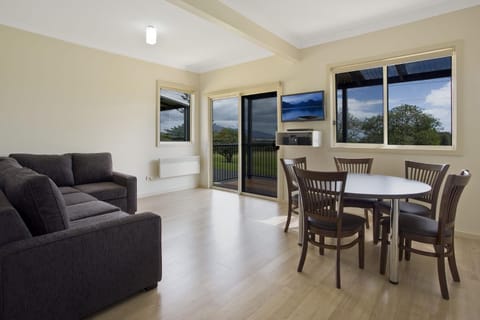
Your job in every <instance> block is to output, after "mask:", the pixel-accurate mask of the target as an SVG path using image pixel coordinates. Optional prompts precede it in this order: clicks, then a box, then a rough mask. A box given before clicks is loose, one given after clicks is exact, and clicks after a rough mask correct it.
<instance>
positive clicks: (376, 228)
mask: <svg viewBox="0 0 480 320" xmlns="http://www.w3.org/2000/svg"><path fill="white" fill-rule="evenodd" d="M380 215H381V213H380V212H379V210H378V208H375V209H373V214H372V220H373V222H372V224H373V244H377V243H378V241H379V240H380V239H379V234H380Z"/></svg>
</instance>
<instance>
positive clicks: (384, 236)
mask: <svg viewBox="0 0 480 320" xmlns="http://www.w3.org/2000/svg"><path fill="white" fill-rule="evenodd" d="M387 250H388V232H387V228H385V227H382V244H381V247H380V274H385V270H386V268H387Z"/></svg>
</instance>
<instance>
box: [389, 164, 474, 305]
mask: <svg viewBox="0 0 480 320" xmlns="http://www.w3.org/2000/svg"><path fill="white" fill-rule="evenodd" d="M470 177H471V174H470V172H469V171H468V170H463V171H462V172H461V173H460V174H459V175H453V174H452V175H449V176H448V177H447V181H446V182H445V187H444V189H443V194H442V199H441V203H440V208H439V219H438V221H436V220H433V219H430V218H428V217H424V216H419V215H412V214H403V215H400V216H399V235H400V243H399V247H400V259H402V256H403V252H404V251H405V260H407V261H409V260H410V253H412V252H413V253H417V254H420V255H425V256H429V257H435V258H437V270H438V280H439V282H440V290H441V292H442V297H443V298H444V299H446V300H448V299H449V294H448V287H447V279H446V275H445V258H448V264H449V266H450V272H451V274H452V277H453V280H454V281H456V282H460V276H459V274H458V268H457V262H456V260H455V247H454V236H455V216H456V213H457V205H458V201H459V200H460V196H461V194H462V192H463V190H464V189H465V187H466V185H467V184H468V182H469V180H470ZM389 230H390V221H389V219H384V220H383V221H382V245H381V250H380V273H381V274H385V268H386V263H387V250H388V249H387V247H388V240H387V237H388V232H389ZM412 241H415V242H420V243H426V244H431V245H433V251H426V250H421V249H418V248H413V247H412Z"/></svg>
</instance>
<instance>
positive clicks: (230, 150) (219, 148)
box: [213, 128, 238, 162]
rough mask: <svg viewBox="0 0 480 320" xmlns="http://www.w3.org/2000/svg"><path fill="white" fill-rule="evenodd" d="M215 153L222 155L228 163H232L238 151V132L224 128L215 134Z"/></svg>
mask: <svg viewBox="0 0 480 320" xmlns="http://www.w3.org/2000/svg"><path fill="white" fill-rule="evenodd" d="M213 145H214V148H213V152H214V153H217V154H220V155H222V156H223V157H224V158H225V160H226V161H227V162H232V160H233V156H234V155H235V154H236V153H237V150H238V131H237V130H236V129H232V128H222V129H221V130H219V131H218V132H214V133H213Z"/></svg>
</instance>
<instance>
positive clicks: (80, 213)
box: [67, 200, 120, 221]
mask: <svg viewBox="0 0 480 320" xmlns="http://www.w3.org/2000/svg"><path fill="white" fill-rule="evenodd" d="M115 211H120V209H119V208H118V207H115V206H112V205H111V204H110V203H106V202H103V201H99V200H94V201H89V202H83V203H78V204H74V205H71V206H68V207H67V216H68V218H69V219H70V221H75V220H79V219H84V218H86V217H92V216H98V215H102V214H106V213H110V212H115Z"/></svg>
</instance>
